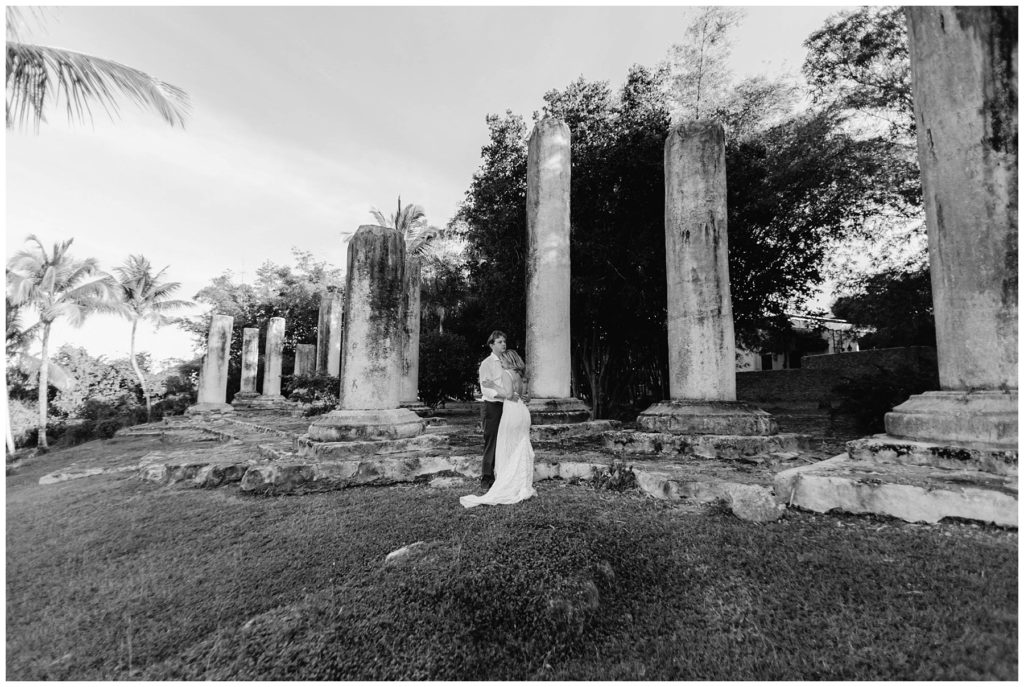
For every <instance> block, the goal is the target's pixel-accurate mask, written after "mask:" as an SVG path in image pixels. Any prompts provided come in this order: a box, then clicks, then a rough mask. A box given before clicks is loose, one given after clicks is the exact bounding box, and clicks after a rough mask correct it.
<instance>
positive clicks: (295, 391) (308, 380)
mask: <svg viewBox="0 0 1024 687" xmlns="http://www.w3.org/2000/svg"><path fill="white" fill-rule="evenodd" d="M340 389H341V380H340V379H338V378H337V377H334V376H332V375H329V374H312V375H293V376H286V377H283V378H282V379H281V392H282V393H283V395H284V396H285V397H286V398H287V399H288V400H290V401H296V402H298V403H308V404H309V405H310V407H309V408H308V409H307V410H306V412H305V413H303V415H305V416H306V417H309V416H311V415H322V414H323V413H327V412H330V411H331V410H334V409H335V408H337V407H338V392H339V391H340Z"/></svg>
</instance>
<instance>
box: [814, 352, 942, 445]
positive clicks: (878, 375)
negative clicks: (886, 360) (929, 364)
mask: <svg viewBox="0 0 1024 687" xmlns="http://www.w3.org/2000/svg"><path fill="white" fill-rule="evenodd" d="M938 388H939V376H938V370H937V369H936V368H917V367H913V366H910V365H901V366H895V367H893V368H891V369H890V368H885V367H881V366H879V367H878V371H877V372H875V373H873V374H869V375H862V376H858V377H856V378H851V377H846V378H843V379H842V381H841V382H840V383H839V384H838V385H837V386H836V387H835V389H834V391H835V392H836V393H837V394H838V395H839V396H840V397H841V399H842V400H841V401H840V404H839V408H838V409H837V412H839V413H843V414H846V415H850V416H852V417H854V418H855V419H856V421H857V424H858V426H859V428H860V429H861V430H862V431H864V432H866V433H871V434H875V433H879V432H884V431H885V414H886V413H888V412H889V411H890V410H892V409H893V408H895V407H896V406H898V405H899V404H901V403H903V402H904V401H906V400H907V399H908V398H910V397H911V396H913V395H914V394H920V393H923V392H925V391H933V390H935V389H938Z"/></svg>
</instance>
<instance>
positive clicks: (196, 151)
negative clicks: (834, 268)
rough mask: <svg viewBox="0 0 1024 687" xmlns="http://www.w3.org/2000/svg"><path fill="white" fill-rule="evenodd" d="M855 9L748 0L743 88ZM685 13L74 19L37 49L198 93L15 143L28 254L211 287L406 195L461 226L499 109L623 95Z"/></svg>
mask: <svg viewBox="0 0 1024 687" xmlns="http://www.w3.org/2000/svg"><path fill="white" fill-rule="evenodd" d="M842 9H846V8H845V7H840V6H799V7H767V6H758V7H748V8H746V10H747V16H746V19H745V20H744V22H743V23H742V25H741V26H740V27H739V28H737V29H736V30H735V31H734V34H733V36H734V41H735V42H734V48H733V56H732V66H733V70H734V72H735V75H736V76H737V77H743V76H749V75H754V74H759V73H769V74H777V73H780V72H792V73H797V72H799V69H800V66H801V64H802V62H803V58H804V53H805V50H804V48H803V47H802V43H803V41H804V40H805V39H806V38H807V36H808V35H809V34H810V33H811V32H812V31H813V30H815V29H817V28H819V27H820V26H821V25H822V23H823V22H824V20H825V18H826V17H827V16H829V15H831V14H833V13H835V12H837V11H840V10H842ZM690 12H691V10H690V9H688V8H687V7H684V6H657V7H642V8H626V7H612V6H599V7H592V6H572V7H557V8H556V7H526V6H520V7H474V6H457V7H408V6H407V7H328V6H322V7H301V8H298V7H292V8H284V7H244V6H236V7H195V6H189V7H64V8H54V9H48V10H45V11H44V13H43V14H42V16H43V21H42V23H40V22H34V23H32V24H30V25H29V26H28V27H27V29H26V30H25V31H24V32H23V35H22V36H21V40H23V41H24V42H35V43H42V44H47V45H53V46H58V47H63V48H68V49H72V50H77V51H80V52H84V53H89V54H94V55H97V56H101V57H105V58H108V59H112V60H115V61H118V62H122V63H124V64H127V65H130V66H132V67H135V68H138V69H141V70H143V71H145V72H147V73H149V74H152V75H154V76H156V77H157V78H159V79H161V80H163V81H166V82H168V83H172V84H174V85H176V86H178V87H180V88H183V89H184V90H185V91H187V92H188V93H189V96H190V97H191V100H192V107H193V110H192V115H191V116H190V118H189V120H188V122H187V125H186V129H185V130H184V131H182V130H181V129H171V128H170V127H169V126H167V125H166V124H164V123H163V122H162V120H160V119H159V118H158V117H157V116H156V115H151V114H149V113H145V114H142V113H139V112H137V110H136V108H135V106H134V105H132V104H130V103H125V104H124V106H123V107H122V110H121V117H120V119H119V120H118V121H117V122H116V123H112V122H110V121H109V120H108V118H107V116H106V115H105V114H103V113H102V111H100V112H97V113H96V117H95V120H94V123H93V124H92V125H84V126H83V125H68V124H67V123H66V121H65V119H66V118H65V117H64V114H63V112H61V111H56V110H55V111H51V112H50V114H49V122H48V123H44V124H43V125H42V126H41V127H40V131H39V132H38V133H35V132H32V131H27V132H25V131H18V130H8V131H7V135H6V136H5V139H6V155H5V160H6V220H7V230H6V236H7V244H6V245H7V256H8V257H10V256H11V255H12V254H13V253H14V252H15V251H17V250H18V249H20V248H21V247H22V245H23V241H24V238H25V236H27V235H28V234H32V233H34V234H36V235H38V236H39V237H40V238H41V239H42V240H43V242H44V244H46V245H47V246H49V245H52V244H53V243H54V242H55V241H58V240H63V239H67V238H70V237H74V239H75V243H74V245H73V253H74V255H75V256H76V257H79V258H84V257H95V258H97V259H98V260H99V261H100V264H101V266H102V267H103V268H104V269H111V268H113V267H114V266H116V265H118V264H120V263H122V262H123V261H124V259H125V258H127V257H128V255H129V254H135V253H142V254H144V255H145V256H147V257H148V258H149V259H150V260H151V262H152V263H153V264H154V265H155V266H156V267H157V268H160V267H163V266H165V265H169V266H170V269H169V270H168V275H167V276H168V277H169V278H170V279H171V280H174V281H180V282H181V283H182V289H181V291H180V292H179V295H180V296H181V297H183V298H190V297H192V296H193V295H194V294H195V293H196V292H197V291H198V290H199V289H200V288H202V287H203V286H205V285H206V284H207V283H208V282H209V281H210V279H211V278H213V277H215V276H217V275H219V274H221V273H222V272H223V271H224V270H227V269H230V270H231V271H232V272H234V273H235V274H236V275H237V276H238V277H241V278H243V279H244V280H251V279H252V278H253V277H254V273H255V269H256V267H257V266H258V265H260V264H261V263H262V262H264V261H265V260H271V261H273V262H275V263H278V264H292V255H291V248H292V247H293V246H294V247H297V248H300V249H303V250H310V251H313V253H314V254H315V255H316V256H317V257H319V258H321V259H325V260H327V261H328V262H330V263H332V264H334V265H336V266H339V267H343V265H344V262H345V260H344V245H343V243H342V240H341V232H351V231H354V230H355V229H356V228H357V227H358V226H359V225H361V224H368V223H371V221H372V218H371V216H370V214H369V210H370V208H371V207H373V206H376V207H379V208H381V209H382V210H384V211H385V212H390V211H391V208H392V207H393V206H394V204H395V199H396V196H397V195H398V194H399V193H401V195H402V200H403V202H405V203H408V202H413V203H418V204H420V205H423V206H424V207H425V209H426V211H427V215H428V218H429V219H430V221H431V222H432V223H433V224H437V225H443V224H445V223H446V222H447V221H448V220H449V219H450V218H451V216H452V215H453V214H454V213H455V210H456V208H457V206H458V204H459V203H460V201H461V200H462V199H463V197H464V194H465V191H466V189H467V188H468V187H469V183H470V180H471V177H472V174H473V172H474V171H475V170H476V169H477V167H478V166H479V161H480V149H481V147H482V146H483V145H484V144H485V143H486V142H487V127H486V125H485V121H484V118H485V116H486V115H487V114H489V113H502V112H504V111H505V110H506V109H510V110H512V111H513V112H515V113H517V114H521V115H523V116H524V117H525V118H526V120H527V122H529V121H530V115H531V113H532V112H533V111H534V110H539V109H540V108H541V106H542V103H543V101H542V96H543V94H544V93H545V92H546V91H548V90H550V89H555V88H563V87H565V86H566V85H567V84H568V83H569V82H571V81H572V80H574V79H576V78H577V77H579V76H581V75H582V76H583V77H585V78H586V79H588V80H608V81H610V82H611V84H612V86H613V88H617V87H619V86H620V85H621V84H622V81H623V79H624V78H625V76H626V72H627V70H628V68H629V67H630V65H632V64H635V63H639V64H643V65H645V66H648V67H653V66H655V65H656V63H657V62H659V61H660V60H661V59H663V58H664V57H665V56H666V54H667V52H668V50H669V47H670V46H671V45H672V44H673V43H678V42H681V41H682V40H683V38H684V29H685V27H686V24H687V21H688V19H687V17H688V14H689V13H690ZM129 334H130V325H129V324H128V323H127V322H126V321H123V320H117V319H115V318H112V317H109V316H103V317H100V316H96V317H93V318H92V319H91V320H89V321H88V322H87V323H86V324H85V326H84V327H82V328H81V329H78V330H72V329H70V328H69V327H67V326H66V325H59V326H55V329H54V335H53V348H54V349H55V348H56V347H57V346H59V345H60V344H61V343H64V342H72V343H75V344H76V345H82V346H85V347H86V348H87V349H88V350H89V351H90V352H91V353H93V354H94V355H98V354H104V355H109V356H119V355H125V354H127V351H128V341H129ZM138 342H139V349H140V350H144V351H150V352H151V353H152V354H153V356H154V358H155V359H157V360H161V359H165V358H170V357H190V356H191V352H192V346H191V341H190V340H189V338H188V337H186V336H185V335H184V334H183V333H181V332H180V331H179V330H177V329H176V328H173V327H167V328H164V329H162V330H160V331H159V332H153V331H152V330H148V329H147V330H146V331H142V330H141V329H140V334H139V340H138Z"/></svg>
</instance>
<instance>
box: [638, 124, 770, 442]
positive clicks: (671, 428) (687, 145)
mask: <svg viewBox="0 0 1024 687" xmlns="http://www.w3.org/2000/svg"><path fill="white" fill-rule="evenodd" d="M726 210H727V208H726V185H725V131H724V130H723V128H722V126H721V125H720V124H716V123H713V122H703V121H697V122H686V123H683V124H681V125H679V126H678V127H676V128H675V129H673V130H672V131H671V132H670V133H669V136H668V138H667V139H666V141H665V262H666V277H667V281H668V351H669V353H668V362H669V398H670V400H669V401H667V402H663V403H658V404H655V405H653V406H651V407H650V408H648V409H647V410H646V411H644V412H643V413H641V414H640V416H639V417H638V418H637V423H638V424H639V425H640V427H641V428H643V429H647V430H651V431H660V432H670V433H677V434H722V435H736V434H738V435H760V434H774V433H776V432H777V431H778V427H777V425H776V424H775V422H774V421H773V420H772V419H771V416H770V415H769V414H768V413H765V412H764V411H762V410H758V409H756V408H753V407H751V406H747V405H745V404H741V403H737V402H736V342H735V335H734V332H733V321H732V298H731V295H730V293H729V240H728V231H727V213H726Z"/></svg>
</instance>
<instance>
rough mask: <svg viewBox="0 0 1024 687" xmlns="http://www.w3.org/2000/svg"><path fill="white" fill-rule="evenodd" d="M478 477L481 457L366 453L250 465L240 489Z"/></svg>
mask: <svg viewBox="0 0 1024 687" xmlns="http://www.w3.org/2000/svg"><path fill="white" fill-rule="evenodd" d="M456 475H462V476H467V477H474V476H475V477H479V476H480V458H479V457H477V456H472V457H450V456H438V455H433V456H418V457H392V456H366V457H362V458H356V459H352V460H308V459H305V460H302V459H299V460H294V461H278V462H274V463H268V464H261V465H252V466H250V467H249V469H248V470H247V471H246V473H245V475H244V476H243V478H242V481H241V484H240V485H239V486H240V488H241V490H242V491H270V492H274V493H304V492H313V491H329V490H334V489H344V488H346V487H354V486H362V485H387V484H396V483H399V482H419V481H429V480H430V479H431V478H434V477H452V476H456Z"/></svg>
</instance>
